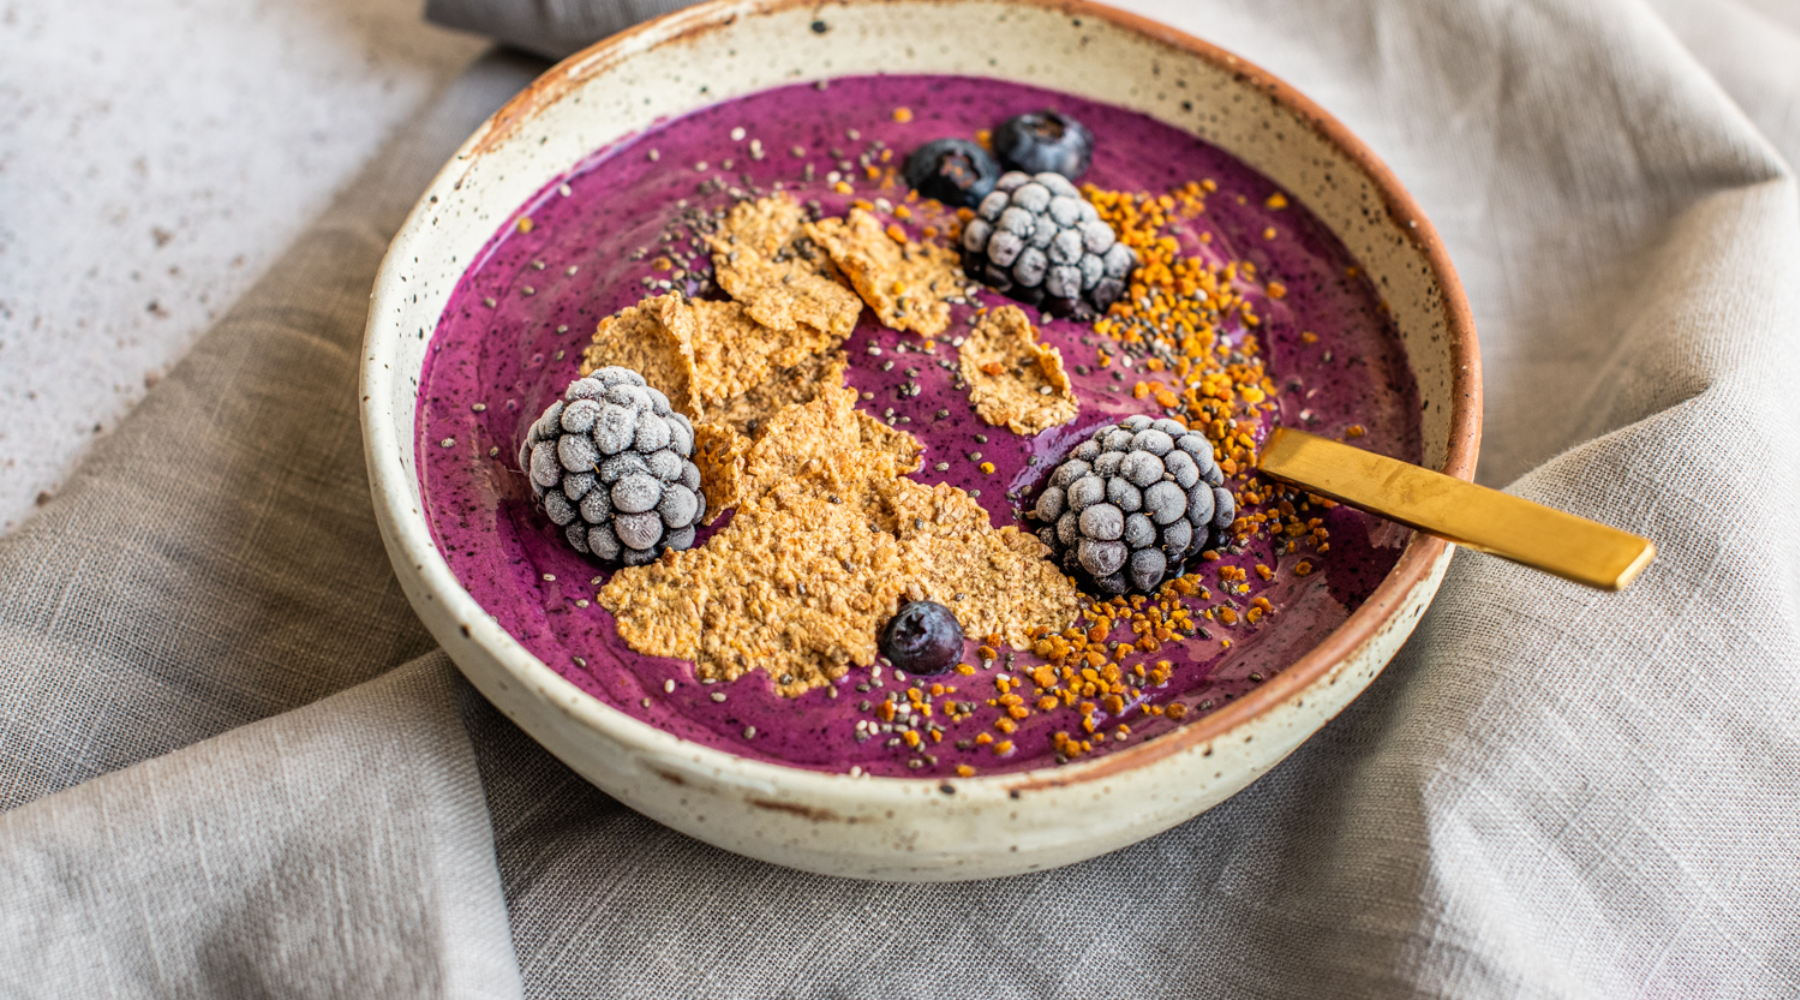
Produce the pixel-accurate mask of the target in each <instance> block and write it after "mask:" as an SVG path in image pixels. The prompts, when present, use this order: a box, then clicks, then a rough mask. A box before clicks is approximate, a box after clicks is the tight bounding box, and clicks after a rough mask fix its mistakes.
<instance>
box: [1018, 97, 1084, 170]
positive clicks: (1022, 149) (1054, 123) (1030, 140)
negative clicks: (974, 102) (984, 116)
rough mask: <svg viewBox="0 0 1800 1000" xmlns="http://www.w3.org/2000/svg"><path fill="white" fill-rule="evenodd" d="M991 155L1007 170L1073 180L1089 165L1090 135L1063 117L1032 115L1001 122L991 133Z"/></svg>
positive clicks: (1059, 115)
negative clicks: (1046, 174)
mask: <svg viewBox="0 0 1800 1000" xmlns="http://www.w3.org/2000/svg"><path fill="white" fill-rule="evenodd" d="M994 152H995V154H996V155H998V156H999V157H1000V163H1001V165H1002V166H1004V167H1006V169H1008V170H1020V171H1024V172H1025V173H1028V174H1035V173H1039V172H1041V171H1049V172H1051V173H1056V174H1061V175H1063V176H1064V177H1067V178H1068V179H1070V180H1075V179H1077V178H1079V177H1080V176H1081V175H1082V174H1085V173H1087V169H1088V165H1089V164H1090V163H1092V162H1093V159H1094V134H1093V133H1092V132H1089V131H1088V130H1087V126H1085V125H1083V124H1081V123H1080V122H1078V121H1076V120H1075V119H1073V118H1070V117H1068V116H1067V115H1062V114H1058V113H1057V112H1055V111H1049V110H1045V111H1036V112H1032V113H1030V114H1023V115H1019V116H1018V117H1016V118H1008V119H1007V120H1006V121H1004V122H1001V123H1000V127H999V128H997V129H995V130H994Z"/></svg>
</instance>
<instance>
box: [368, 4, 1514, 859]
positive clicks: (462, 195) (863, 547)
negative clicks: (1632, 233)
mask: <svg viewBox="0 0 1800 1000" xmlns="http://www.w3.org/2000/svg"><path fill="white" fill-rule="evenodd" d="M1479 391H1480V390H1479V372H1478V362H1477V359H1476V351H1475V339H1474V333H1473V328H1472V325H1471V323H1470V321H1469V317H1468V309H1467V306H1466V303H1465V302H1464V301H1463V298H1462V293H1461V290H1460V287H1459V286H1458V285H1457V282H1456V278H1455V275H1454V273H1453V271H1452V270H1451V268H1450V265H1449V263H1448V260H1447V259H1446V258H1445V256H1444V253H1443V251H1442V248H1441V246H1440V245H1439V244H1438V242H1437V239H1436V237H1435V235H1434V234H1433V233H1432V231H1431V228H1430V226H1429V225H1428V224H1427V223H1426V221H1425V220H1424V218H1423V217H1422V216H1421V215H1420V214H1419V213H1418V211H1417V208H1416V206H1415V205H1414V204H1413V203H1412V201H1411V200H1410V199H1409V198H1408V197H1407V196H1406V194H1405V193H1404V191H1402V190H1401V189H1400V187H1399V185H1398V183H1397V182H1396V181H1395V180H1394V179H1393V178H1392V177H1391V175H1389V174H1388V173H1387V171H1386V170H1385V168H1383V167H1382V166H1381V165H1380V164H1379V163H1378V162H1377V161H1376V160H1375V159H1374V158H1373V157H1372V156H1371V155H1370V154H1369V153H1368V152H1367V151H1366V150H1365V149H1364V148H1363V147H1362V146H1361V145H1360V144H1359V143H1358V142H1357V141H1356V140H1355V139H1353V138H1352V137H1351V136H1349V134H1348V133H1347V132H1345V131H1344V130H1343V128H1342V127H1341V126H1339V125H1337V124H1336V123H1335V122H1333V121H1332V120H1331V119H1330V118H1329V117H1328V116H1326V115H1325V114H1324V113H1323V112H1322V111H1320V110H1319V109H1318V108H1316V107H1314V106H1313V105H1311V104H1310V103H1309V102H1307V101H1306V100H1305V99H1304V98H1302V97H1300V96H1299V95H1297V94H1294V93H1293V92H1292V91H1291V90H1289V89H1287V88H1286V87H1285V86H1284V85H1282V84H1280V83H1279V82H1277V81H1275V80H1274V79H1273V78H1271V77H1269V76H1267V75H1266V74H1264V73H1262V72H1260V71H1258V70H1256V69H1255V68H1254V67H1251V66H1249V65H1247V64H1244V63H1243V62H1241V61H1240V60H1237V59H1236V58H1235V57H1232V56H1230V55H1229V54H1227V53H1224V52H1222V51H1220V50H1218V49H1216V48H1213V47H1211V46H1208V45H1206V44H1205V43H1202V42H1200V41H1197V40H1195V39H1192V38H1188V37H1185V36H1182V35H1179V34H1177V33H1175V32H1172V31H1169V30H1168V29H1164V28H1161V27H1159V26H1156V25H1154V24H1150V23H1147V22H1144V21H1142V20H1140V19H1137V18H1134V17H1131V16H1129V15H1125V14H1121V13H1119V12H1117V11H1112V10H1109V9H1106V8H1102V7H1096V6H1087V5H1079V4H1075V5H1069V4H1057V5H1054V6H1051V5H1043V4H1033V3H927V2H918V3H910V2H869V3H849V4H844V5H838V6H830V7H825V8H817V7H814V6H802V5H798V4H782V3H776V4H761V5H753V4H744V3H724V4H708V5H703V6H701V7H697V8H693V9H691V10H688V11H685V12H682V13H680V14H676V15H672V16H670V17H667V18H664V19H662V20H659V21H656V22H654V23H652V24H649V25H646V26H644V27H642V28H640V29H637V30H636V31H633V32H630V33H627V34H625V35H622V36H619V37H616V38H614V39H611V40H608V41H606V42H604V43H601V44H600V45H597V46H595V47H594V48H592V49H589V50H588V51H586V52H584V53H582V54H580V55H578V56H575V57H573V58H571V59H570V60H568V61H566V62H564V63H562V64H561V65H559V66H557V67H556V68H555V69H553V70H552V71H550V73H548V74H546V75H545V76H544V77H543V78H542V79H540V80H539V81H538V82H537V83H536V84H534V85H533V87H532V88H531V89H530V90H528V91H526V92H525V93H524V94H521V95H520V96H519V97H518V98H516V99H515V100H514V101H513V102H512V103H510V104H509V105H508V106H507V107H505V108H503V109H502V110H501V111H500V112H498V113H497V114H496V115H495V116H494V117H493V118H492V119H490V120H489V122H488V123H487V124H486V125H484V126H483V128H482V130H481V131H480V132H478V133H477V134H476V135H475V136H474V137H473V138H471V139H470V140H469V142H468V143H467V144H466V145H465V146H464V147H463V149H462V150H461V151H459V153H458V154H457V156H456V158H455V159H454V160H453V161H452V162H451V163H450V164H449V166H447V167H446V168H445V170H444V172H443V173H442V174H441V175H440V176H439V177H438V178H437V180H436V181H435V182H434V183H433V185H432V187H431V189H430V190H429V191H427V192H426V194H425V195H424V197H423V198H422V199H421V201H420V203H419V205H418V207H417V208H416V209H415V211H414V212H413V214H412V216H411V217H410V218H409V220H408V221H407V223H406V225H405V226H404V228H403V229H402V230H401V232H400V234H399V236H398V237H397V238H396V240H395V242H394V244H393V247H392V248H391V250H390V252H389V254H388V257H387V260H386V261H385V263H384V265H383V267H382V271H381V274H380V277H379V279H378V283H377V286H376V291H375V298H374V303H373V307H372V309H371V313H370V320H369V331H368V339H367V346H366V351H365V363H364V380H363V419H364V431H365V442H366V449H367V457H368V462H369V469H370V476H371V480H372V486H373V490H374V494H375V505H376V510H377V514H378V518H379V520H380V524H381V528H382V532H383V538H384V540H385V542H386V544H387V546H388V551H389V554H390V556H391V558H392V560H393V562H394V565H395V568H396V571H397V572H398V574H399V577H400V580H401V583H402V585H403V587H404V588H405V590H406V592H407V594H408V596H409V598H410V599H411V601H412V603H413V606H414V607H415V608H416V609H417V610H418V612H419V614H420V616H421V618H422V619H423V620H424V621H425V623H426V624H427V626H428V627H429V628H430V629H431V630H432V632H433V634H434V635H435V636H436V637H437V638H438V639H439V641H440V642H442V643H443V644H444V646H445V648H446V650H447V651H448V652H449V653H450V654H451V656H452V658H453V659H454V660H455V661H456V663H457V664H458V666H459V667H460V668H461V669H462V670H463V672H464V673H465V674H466V675H467V676H468V677H469V679H470V680H471V682H473V683H474V684H475V685H476V687H477V688H479V689H480V690H481V691H482V693H483V694H484V695H485V696H486V697H488V698H489V699H490V700H491V701H493V702H494V703H495V704H496V705H498V706H499V707H500V708H501V709H502V710H504V711H505V712H506V713H507V714H508V715H509V716H510V717H511V718H513V719H514V720H515V721H516V722H517V723H518V724H519V725H520V726H521V727H523V728H524V729H525V730H526V731H527V732H529V733H530V734H531V735H532V736H533V737H534V738H536V739H537V740H538V741H539V742H540V743H542V744H543V745H544V746H545V747H547V748H548V749H549V750H551V751H552V752H553V753H555V754H556V755H557V756H558V757H559V758H561V759H562V760H563V761H565V762H566V763H567V764H569V765H570V766H571V767H573V768H574V769H575V770H577V771H578V772H579V773H581V774H582V775H583V776H585V777H586V778H588V779H589V780H591V781H593V782H594V783H595V784H596V785H598V786H599V787H601V788H602V789H604V790H606V791H607V792H609V793H611V794H613V795H614V796H616V797H618V798H619V799H620V800H621V801H624V802H625V803H627V804H628V805H630V806H632V807H633V808H635V809H637V810H639V811H640V812H643V813H644V814H646V815H648V816H651V817H653V818H655V819H657V820H659V821H661V822H663V823H665V824H667V825H669V826H672V827H674V828H676V829H679V830H681V831H683V832H685V833H688V834H691V835H693V836H695V837H698V838H700V839H702V840H706V841H708V842H710V843H713V844H716V845H718V846H720V847H723V848H726V849H728V850H733V851H737V852H739V853H743V854H746V855H749V856H752V857H756V858H760V859H763V860H767V861H771V862H774V863H778V864H783V865H788V866H791V867H796V868H802V869H807V870H811V871H817V872H823V873H827V874H834V875H845V876H852V877H863V878H879V879H913V880H946V879H968V878H982V877H991V876H997V875H1006V874H1014V873H1018V872H1024V871H1030V870H1035V869H1043V868H1050V867H1055V866H1058V865H1063V864H1068V863H1071V862H1075V861H1079V860H1083V859H1086V858H1090V857H1093V856H1095V855H1098V854H1101V853H1104V852H1106V851H1110V850H1113V849H1116V848H1118V847H1121V846H1124V845H1126V844H1129V843H1132V842H1135V841H1137V840H1140V839H1142V838H1144V837H1147V836H1150V835H1152V834H1154V833H1157V832H1159V831H1161V830H1164V829H1167V828H1168V827H1170V826H1173V825H1175V824H1177V823H1179V822H1181V821H1183V820H1185V819H1188V818H1190V817H1192V816H1193V815H1195V814H1197V813H1198V812H1200V811H1202V810H1204V809H1206V808H1208V807H1210V806H1211V805H1214V804H1216V803H1217V802H1219V801H1221V800H1223V799H1224V798H1226V797H1227V796H1229V795H1231V794H1232V793H1234V792H1236V791H1238V790H1239V789H1241V788H1243V787H1244V786H1245V785H1247V784H1249V783H1250V782H1251V781H1253V780H1254V779H1255V778H1256V777H1257V776H1258V775H1260V774H1261V773H1263V772H1264V771H1266V770H1268V769H1269V768H1270V767H1272V766H1274V765H1275V764H1276V763H1278V762H1279V761H1280V760H1281V759H1282V758H1283V757H1284V756H1286V755H1287V754H1288V753H1289V752H1291V751H1292V750H1293V749H1294V748H1295V747H1296V746H1297V745H1298V744H1299V743H1300V742H1301V741H1302V740H1304V739H1305V738H1306V737H1307V736H1308V735H1310V734H1311V733H1312V732H1314V731H1315V730H1316V729H1318V727H1320V726H1321V725H1323V724H1324V723H1325V722H1326V721H1327V720H1329V719H1330V718H1331V717H1332V716H1333V715H1335V714H1336V713H1337V712H1338V711H1339V710H1341V709H1342V708H1343V706H1344V705H1345V704H1347V703H1348V701H1349V700H1350V699H1351V698H1353V697H1354V696H1355V695H1356V694H1357V693H1358V692H1359V691H1361V690H1362V689H1363V688H1364V687H1365V686H1366V685H1367V684H1368V683H1369V681H1370V680H1371V679H1372V678H1373V677H1374V676H1375V675H1376V674H1377V673H1378V672H1379V671H1380V670H1381V668H1382V666H1383V665H1384V664H1385V663H1386V662H1387V660H1388V659H1389V658H1390V657H1391V656H1392V655H1393V653H1394V651H1395V650H1396V649H1397V648H1398V647H1399V645H1400V643H1401V642H1403V641H1404V639H1405V637H1406V636H1407V635H1408V634H1409V633H1410V631H1411V629H1412V627H1413V625H1414V623H1415V622H1416V621H1417V619H1418V617H1419V615H1420V614H1421V613H1422V612H1423V610H1424V608H1425V606H1426V605H1427V604H1428V603H1429V601H1430V600H1431V597H1432V595H1433V594H1434V592H1435V590H1436V587H1437V585H1438V582H1439V580H1440V579H1441V576H1442V573H1443V570H1444V567H1445V566H1446V564H1447V562H1448V558H1449V554H1450V549H1449V546H1448V545H1447V544H1446V543H1444V542H1442V541H1441V540H1438V539H1434V538H1431V537H1428V536H1425V535H1420V534H1415V533H1413V532H1410V531H1408V530H1406V529H1403V528H1399V527H1396V526H1394V525H1391V524H1388V523H1386V522H1383V521H1380V520H1378V519H1375V518H1372V517H1369V516H1367V515H1364V514H1361V513H1359V512H1356V511H1353V510H1350V509H1348V508H1345V507H1339V506H1337V505H1334V504H1332V503H1330V502H1329V501H1327V500H1324V499H1322V498H1319V497H1315V496H1309V495H1307V494H1305V493H1303V492H1299V491H1294V490H1292V489H1288V488H1285V487H1280V486H1277V485H1276V484H1273V483H1271V482H1268V481H1266V480H1262V479H1260V478H1259V477H1257V475H1256V474H1255V472H1254V464H1255V460H1256V454H1257V449H1258V448H1259V446H1260V444H1261V442H1262V441H1263V440H1264V439H1265V437H1266V435H1267V433H1268V431H1269V429H1270V428H1271V427H1274V426H1276V425H1285V426H1293V427H1303V428H1305V429H1307V430H1310V431H1312V432H1314V433H1317V434H1323V435H1328V436H1334V437H1337V438H1339V439H1342V440H1346V441H1349V442H1351V443H1354V444H1357V445H1359V446H1362V447H1366V448H1369V449H1371V450H1374V451H1379V452H1383V453H1385V454H1388V455H1391V456H1394V457H1397V458H1401V459H1404V460H1407V461H1411V462H1417V463H1420V464H1423V465H1426V466H1428V467H1430V468H1434V469H1438V470H1441V471H1443V472H1445V473H1448V474H1450V475H1452V476H1457V477H1460V478H1464V479H1467V478H1469V477H1470V476H1471V475H1472V472H1473V468H1474V462H1475V450H1476V444H1477V439H1478V435H1479V412H1480V405H1479V404H1480V398H1479Z"/></svg>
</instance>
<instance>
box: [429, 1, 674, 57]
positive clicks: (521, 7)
mask: <svg viewBox="0 0 1800 1000" xmlns="http://www.w3.org/2000/svg"><path fill="white" fill-rule="evenodd" d="M696 2H697V0H605V2H595V0H425V19H426V20H427V21H430V22H432V23H433V24H439V25H443V26H444V27H446V28H455V29H457V30H459V31H469V32H473V33H475V34H477V35H486V36H487V37H489V38H492V39H494V40H495V41H497V42H504V43H506V44H507V45H511V46H513V47H515V48H520V49H524V50H525V51H527V52H535V53H537V54H538V55H541V56H547V57H549V58H551V59H561V58H562V57H564V56H566V55H569V54H571V53H574V52H577V51H580V50H581V49H583V48H586V47H587V46H589V45H592V44H593V43H595V42H597V41H599V40H600V39H602V38H605V37H606V36H608V35H611V34H615V33H617V32H620V31H623V30H625V29H626V28H629V27H631V26H632V25H634V24H637V23H639V22H640V21H648V20H650V19H651V18H653V17H661V16H662V15H664V14H667V13H669V12H671V11H677V10H680V9H681V8H683V7H690V6H692V5H693V4H694V3H696Z"/></svg>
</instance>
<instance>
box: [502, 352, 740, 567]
mask: <svg viewBox="0 0 1800 1000" xmlns="http://www.w3.org/2000/svg"><path fill="white" fill-rule="evenodd" d="M693 446H694V429H693V424H692V423H690V422H689V421H688V419H687V418H686V417H684V416H682V415H680V414H678V413H675V412H673V411H672V410H670V409H669V401H668V398H667V397H665V396H664V395H663V394H662V393H661V392H659V391H657V390H656V389H654V388H651V387H650V386H648V385H646V384H645V383H644V379H643V377H642V376H641V375H639V374H638V373H637V372H634V371H631V370H630V369H627V368H618V367H613V368H602V369H600V370H599V371H596V372H594V373H593V374H592V375H590V376H588V377H586V378H581V379H576V380H575V381H574V382H571V383H570V384H569V386H568V387H567V388H566V389H565V390H564V392H563V398H562V399H557V400H554V401H552V402H551V403H550V405H549V406H548V407H547V408H546V409H545V410H544V412H543V413H542V414H540V415H539V417H538V419H537V420H536V421H534V422H533V423H532V424H531V427H530V428H529V430H528V431H527V433H526V438H525V440H524V441H523V442H521V443H520V446H519V465H520V469H521V471H523V472H524V473H525V474H526V475H527V476H528V477H529V479H530V482H531V487H532V492H533V493H534V495H536V496H537V498H538V503H539V505H540V506H541V508H542V510H543V512H544V516H545V517H546V518H547V519H548V520H549V521H550V522H551V523H553V524H555V525H557V526H558V527H560V528H562V529H563V537H564V538H565V539H566V540H567V541H568V543H569V547H570V548H572V549H574V550H575V551H577V552H580V553H582V554H584V555H592V556H593V557H595V558H596V559H599V560H602V561H605V562H623V563H625V564H626V565H629V566H641V565H645V564H647V563H649V562H651V561H652V560H654V559H655V558H656V557H657V555H659V554H660V553H661V552H662V551H663V549H665V548H676V549H682V548H687V547H688V546H691V545H692V544H693V543H694V536H695V531H694V529H695V526H696V525H697V524H698V522H699V520H700V518H701V517H702V516H703V515H704V514H705V512H706V495H705V493H704V492H702V490H701V477H700V469H699V467H698V466H696V465H695V464H694V463H693V462H692V461H691V459H692V457H693Z"/></svg>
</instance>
